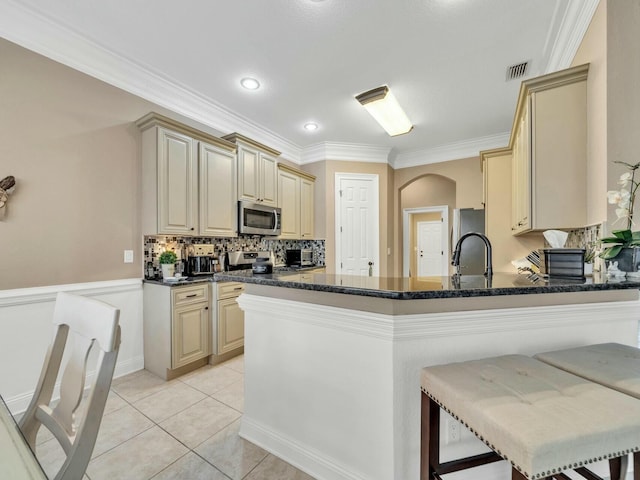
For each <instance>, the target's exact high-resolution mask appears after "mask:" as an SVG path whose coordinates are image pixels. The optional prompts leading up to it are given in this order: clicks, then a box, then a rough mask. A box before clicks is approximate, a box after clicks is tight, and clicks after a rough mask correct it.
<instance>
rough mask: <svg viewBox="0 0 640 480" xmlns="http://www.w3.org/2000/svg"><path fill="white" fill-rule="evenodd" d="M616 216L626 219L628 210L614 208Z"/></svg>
mask: <svg viewBox="0 0 640 480" xmlns="http://www.w3.org/2000/svg"><path fill="white" fill-rule="evenodd" d="M616 216H617V217H618V218H619V219H620V218H626V217H628V216H629V210H628V209H626V208H616Z"/></svg>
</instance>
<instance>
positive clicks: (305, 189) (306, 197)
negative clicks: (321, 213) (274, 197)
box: [300, 177, 316, 239]
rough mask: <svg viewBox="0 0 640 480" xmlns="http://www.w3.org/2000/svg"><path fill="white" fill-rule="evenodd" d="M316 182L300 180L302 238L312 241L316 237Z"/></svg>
mask: <svg viewBox="0 0 640 480" xmlns="http://www.w3.org/2000/svg"><path fill="white" fill-rule="evenodd" d="M315 184H316V182H315V180H312V179H311V178H308V177H302V178H301V179H300V237H301V238H303V239H306V238H309V239H312V238H313V236H314V227H313V225H314V222H315V215H314V205H315V202H314V199H313V198H314V194H315Z"/></svg>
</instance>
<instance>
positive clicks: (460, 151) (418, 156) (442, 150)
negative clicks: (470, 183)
mask: <svg viewBox="0 0 640 480" xmlns="http://www.w3.org/2000/svg"><path fill="white" fill-rule="evenodd" d="M509 136H510V134H509V132H506V133H499V134H497V135H489V136H486V137H478V138H472V139H469V140H463V141H461V142H455V143H448V144H445V145H440V146H437V147H433V148H428V149H425V150H415V151H413V152H405V153H400V154H398V155H397V157H396V159H395V161H394V162H393V163H392V165H391V166H392V167H393V168H394V169H396V170H397V169H399V168H408V167H417V166H419V165H429V164H431V163H440V162H447V161H449V160H459V159H461V158H470V157H477V156H479V155H480V152H481V151H482V150H491V149H493V148H500V147H504V146H506V145H508V144H509Z"/></svg>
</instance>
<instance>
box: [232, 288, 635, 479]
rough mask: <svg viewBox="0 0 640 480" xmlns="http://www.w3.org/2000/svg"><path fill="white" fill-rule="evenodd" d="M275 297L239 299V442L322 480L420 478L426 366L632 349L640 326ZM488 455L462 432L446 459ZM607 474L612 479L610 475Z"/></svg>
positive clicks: (513, 311)
mask: <svg viewBox="0 0 640 480" xmlns="http://www.w3.org/2000/svg"><path fill="white" fill-rule="evenodd" d="M283 290H284V289H283ZM276 291H277V289H274V291H270V292H269V295H270V296H259V295H254V294H251V293H245V294H243V295H241V296H240V297H239V299H238V303H239V304H240V307H241V308H242V309H243V310H244V312H245V357H244V361H245V368H244V372H245V408H244V414H243V417H242V423H241V427H240V436H241V437H243V438H245V439H247V440H249V441H251V442H253V443H255V444H257V445H259V446H261V447H262V448H264V449H265V450H267V451H269V452H271V453H273V454H274V455H276V456H278V457H280V458H283V459H284V460H286V461H288V462H289V463H291V464H293V465H295V466H297V467H298V468H300V469H301V470H303V471H305V472H307V473H308V474H310V475H312V476H313V477H314V478H317V479H319V480H320V479H322V480H364V479H367V480H389V479H397V480H416V479H418V478H419V459H420V450H419V445H420V372H421V369H422V368H423V367H425V366H428V365H435V364H440V363H449V362H456V361H465V360H471V359H477V358H483V357H490V356H495V355H503V354H510V353H519V354H524V355H532V354H535V353H538V352H541V351H547V350H554V349H560V348H568V347H573V346H579V345H587V344H593V343H600V342H609V341H612V342H619V343H624V344H629V345H633V344H635V339H636V338H637V336H638V321H639V319H640V301H638V300H632V301H614V302H604V303H591V304H567V305H555V306H540V307H520V308H496V309H492V310H480V311H464V312H445V313H425V314H414V315H387V314H380V313H367V312H362V311H357V310H349V309H345V308H338V307H331V306H325V305H317V304H310V303H305V302H299V301H293V300H286V299H283V298H277V292H276ZM460 301H461V302H474V299H473V298H471V299H460ZM443 423H444V420H443ZM443 431H446V430H443ZM483 448H484V446H483V444H482V443H481V442H480V441H479V440H477V439H476V438H475V437H474V436H473V435H471V434H470V433H469V434H464V433H463V435H462V437H461V440H460V441H458V442H455V443H447V444H444V445H443V448H442V452H441V454H442V457H441V458H442V459H443V460H445V461H446V460H452V459H454V458H456V457H459V456H464V455H471V454H475V453H478V449H479V450H480V451H482V449H483ZM598 467H599V468H600V467H602V469H603V471H605V472H606V464H604V465H602V466H598ZM452 478H456V479H457V480H468V479H473V480H507V479H508V478H510V469H509V466H508V465H507V464H506V463H505V462H501V463H497V464H492V465H486V466H483V467H481V468H479V469H474V470H468V471H465V472H459V473H457V474H455V475H452Z"/></svg>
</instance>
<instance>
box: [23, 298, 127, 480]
mask: <svg viewBox="0 0 640 480" xmlns="http://www.w3.org/2000/svg"><path fill="white" fill-rule="evenodd" d="M119 316H120V311H119V310H118V309H117V308H115V307H113V306H111V305H108V304H106V303H103V302H99V301H97V300H92V299H89V298H85V297H80V296H76V295H70V294H68V293H59V294H58V296H57V298H56V304H55V310H54V313H53V323H54V324H55V325H57V328H56V332H55V335H54V339H53V343H52V344H51V346H50V347H49V351H48V352H47V356H46V357H45V361H44V366H43V368H42V373H41V374H40V379H39V381H38V384H37V387H36V391H35V393H34V395H33V398H32V399H31V403H30V404H29V407H28V408H27V410H26V412H25V413H24V415H23V416H22V419H21V420H20V422H19V426H20V429H21V430H22V433H23V434H24V436H25V438H26V439H27V442H28V443H29V445H30V446H31V449H32V450H33V451H34V452H35V451H36V450H35V445H36V436H37V434H38V430H39V428H40V426H41V425H44V426H45V427H46V428H47V429H49V430H50V431H51V433H52V434H53V435H54V437H55V438H56V439H57V440H58V442H59V443H60V445H61V446H62V448H63V450H64V452H65V454H66V456H67V458H66V460H65V462H64V464H63V465H62V467H61V468H60V470H59V471H58V473H57V475H56V477H55V479H56V480H63V479H64V480H71V479H81V478H82V476H83V475H84V473H85V471H86V469H87V465H88V464H89V460H90V458H91V453H92V452H93V447H94V445H95V442H96V437H97V435H98V429H99V427H100V422H101V421H102V414H103V412H104V407H105V404H106V401H107V396H108V394H109V388H110V386H111V380H112V378H113V371H114V368H115V365H116V359H117V356H118V350H119V347H120V326H119V325H118V319H119ZM69 333H71V335H69ZM68 337H70V338H69V340H70V342H69V343H67V339H68ZM65 345H68V346H69V348H67V350H70V354H68V361H67V363H66V366H65V368H64V371H63V375H62V380H61V384H60V401H59V402H58V403H57V405H56V406H55V407H54V408H52V407H51V406H50V404H51V397H52V395H53V390H54V387H55V384H56V379H57V377H58V372H59V371H60V366H61V362H62V358H63V354H64V351H65ZM93 347H95V348H98V358H97V366H96V371H95V376H94V378H93V381H92V383H91V387H90V391H89V393H88V397H87V398H86V408H85V409H84V414H83V416H82V418H81V419H76V418H75V416H76V411H77V409H78V406H79V405H80V402H81V401H82V399H83V394H84V393H85V392H84V385H85V376H86V368H87V360H88V359H89V352H90V350H91V349H92V348H93Z"/></svg>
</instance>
